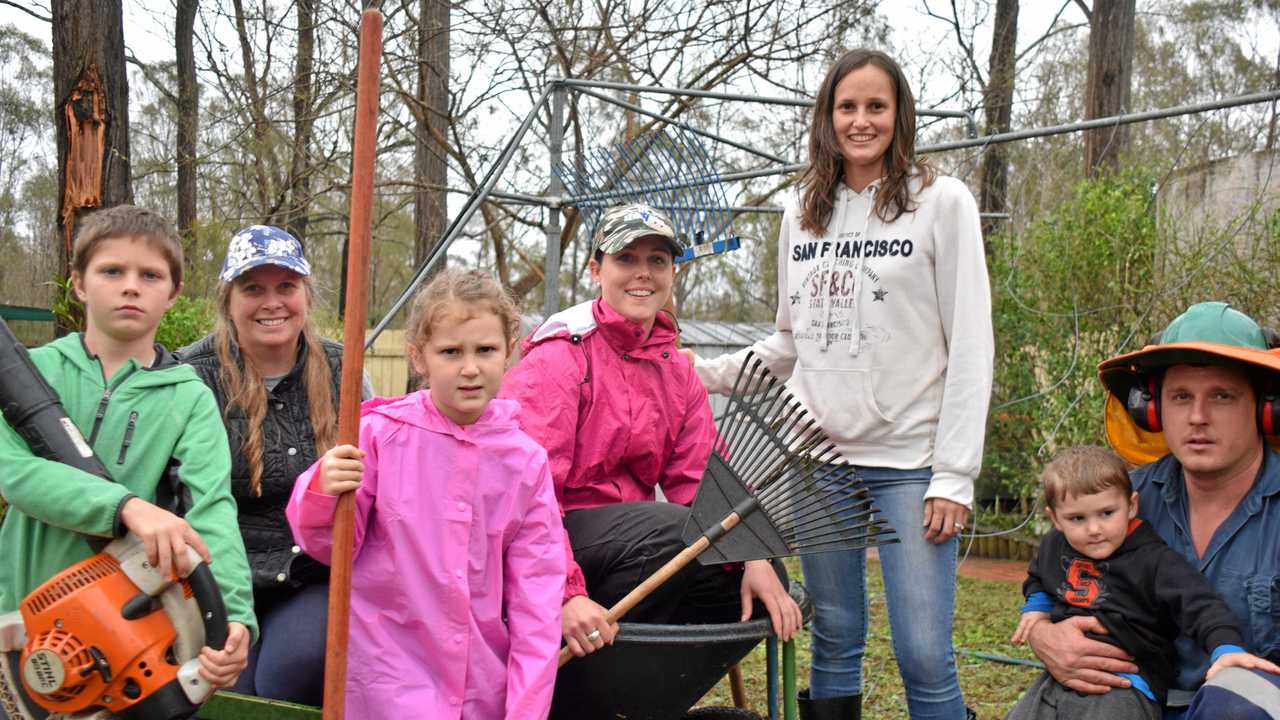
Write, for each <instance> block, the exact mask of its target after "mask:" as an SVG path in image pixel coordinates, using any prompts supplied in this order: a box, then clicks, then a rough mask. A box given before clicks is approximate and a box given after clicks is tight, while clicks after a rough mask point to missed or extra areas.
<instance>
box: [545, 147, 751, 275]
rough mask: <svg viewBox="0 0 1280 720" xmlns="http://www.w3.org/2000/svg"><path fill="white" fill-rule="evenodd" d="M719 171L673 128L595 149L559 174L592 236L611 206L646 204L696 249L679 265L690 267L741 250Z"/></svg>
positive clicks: (559, 169) (703, 152)
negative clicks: (692, 262) (696, 261)
mask: <svg viewBox="0 0 1280 720" xmlns="http://www.w3.org/2000/svg"><path fill="white" fill-rule="evenodd" d="M715 167H716V166H715V161H714V160H713V159H712V157H711V156H710V155H709V154H708V153H707V151H706V148H705V147H704V146H703V145H702V143H701V142H699V140H698V137H697V136H696V135H694V134H693V133H690V132H688V131H686V130H683V129H682V128H679V127H673V126H668V127H665V128H660V129H657V130H652V131H649V132H646V133H643V134H641V135H640V136H638V137H635V138H632V139H630V140H627V141H625V142H622V143H619V144H617V145H610V146H606V147H597V148H593V149H591V150H589V151H587V152H585V153H583V154H582V157H581V158H580V159H579V160H575V161H572V162H566V163H564V164H562V165H560V166H559V167H556V168H555V169H554V170H555V173H556V175H557V176H558V177H559V178H560V181H561V182H562V183H563V184H564V187H565V190H566V191H567V192H568V193H569V194H570V195H571V196H573V197H574V198H575V200H574V201H573V203H574V205H575V206H576V207H577V208H578V210H579V211H580V212H581V213H582V215H583V220H584V221H585V222H584V223H583V226H584V227H585V228H586V229H587V231H588V232H595V227H596V225H597V224H598V223H599V222H600V216H601V214H603V212H604V211H605V210H606V209H607V208H609V207H610V206H612V205H617V204H620V203H628V202H642V203H646V204H648V205H652V206H653V207H655V208H658V209H659V210H662V211H663V212H665V213H666V214H667V216H668V217H670V218H671V224H672V225H673V226H674V227H675V230H676V233H677V234H679V235H680V236H682V237H684V238H685V239H686V241H687V243H688V244H689V245H690V246H691V247H690V248H689V249H688V250H686V251H685V253H684V255H681V256H680V257H678V258H676V259H675V260H676V262H686V261H688V260H693V259H695V258H699V257H703V256H705V255H710V254H713V253H719V252H724V251H726V250H735V249H737V248H738V247H739V246H740V245H741V240H740V239H739V238H738V237H737V236H736V235H734V234H733V215H732V214H731V213H730V212H729V203H728V201H727V199H726V197H725V193H724V186H723V185H722V184H721V181H720V175H719V173H717V172H716V170H715Z"/></svg>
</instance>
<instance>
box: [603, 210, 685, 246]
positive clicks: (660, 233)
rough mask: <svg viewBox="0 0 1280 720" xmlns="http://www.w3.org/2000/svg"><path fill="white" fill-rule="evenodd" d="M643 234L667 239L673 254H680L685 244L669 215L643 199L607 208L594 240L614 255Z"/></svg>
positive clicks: (642, 236)
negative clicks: (645, 203)
mask: <svg viewBox="0 0 1280 720" xmlns="http://www.w3.org/2000/svg"><path fill="white" fill-rule="evenodd" d="M644 237H656V238H661V239H662V240H664V241H666V243H667V246H668V247H670V248H671V255H672V256H673V257H679V256H680V255H682V254H683V253H684V251H685V245H684V243H683V242H681V239H680V238H679V236H677V235H676V231H675V228H674V227H673V226H672V225H671V220H669V219H668V218H667V216H666V215H664V214H663V213H661V212H659V211H658V210H655V209H654V208H652V207H649V206H648V205H644V204H642V203H632V204H630V205H616V206H614V207H611V208H609V209H608V210H605V211H604V215H603V216H601V218H600V224H599V225H596V234H595V236H594V237H593V238H592V243H593V244H594V245H595V246H596V249H597V250H599V251H600V252H603V253H604V254H606V255H612V254H614V253H616V252H618V251H620V250H622V249H623V248H625V247H626V246H628V245H630V244H631V243H633V242H635V241H637V240H639V239H640V238H644Z"/></svg>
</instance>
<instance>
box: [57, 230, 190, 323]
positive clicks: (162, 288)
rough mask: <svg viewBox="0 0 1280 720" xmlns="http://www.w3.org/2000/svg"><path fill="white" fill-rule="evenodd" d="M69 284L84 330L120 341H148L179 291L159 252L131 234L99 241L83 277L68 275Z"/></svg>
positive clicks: (163, 257)
mask: <svg viewBox="0 0 1280 720" xmlns="http://www.w3.org/2000/svg"><path fill="white" fill-rule="evenodd" d="M71 283H72V287H73V288H74V289H75V293H76V297H77V298H79V299H80V301H81V302H83V303H84V305H85V320H86V323H87V325H88V327H89V328H91V329H93V330H94V331H95V332H98V333H101V334H102V335H103V336H105V337H107V338H110V339H112V340H114V341H116V342H120V343H130V342H135V341H138V340H141V339H144V338H146V337H148V336H150V337H154V336H155V332H156V326H158V325H159V324H160V319H161V318H162V317H164V314H165V311H167V310H168V309H169V308H171V307H173V303H174V301H175V300H177V299H178V293H179V292H181V290H182V287H181V286H175V285H174V282H173V278H171V277H170V275H169V261H168V259H167V258H166V257H165V256H164V254H163V253H161V252H160V251H159V250H157V249H156V248H154V247H152V246H151V244H150V243H148V242H147V241H146V240H145V239H143V238H139V237H133V236H129V237H120V238H110V239H108V240H103V241H102V242H101V243H99V244H98V248H97V250H96V251H95V252H94V254H93V257H91V258H90V259H89V262H88V263H87V264H86V265H85V270H84V274H83V275H82V274H80V273H79V272H72V273H71Z"/></svg>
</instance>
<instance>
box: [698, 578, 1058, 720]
mask: <svg viewBox="0 0 1280 720" xmlns="http://www.w3.org/2000/svg"><path fill="white" fill-rule="evenodd" d="M799 565H800V563H799V562H798V561H796V560H795V559H794V558H789V559H788V561H787V568H788V570H789V571H790V572H791V574H792V576H793V577H799V576H800V568H799ZM959 583H960V588H959V592H958V593H957V597H956V626H955V647H956V651H957V655H956V662H957V663H958V664H959V668H960V689H961V690H962V691H963V692H964V696H965V701H966V702H967V703H968V704H969V706H970V707H971V708H973V709H974V710H975V711H976V712H977V713H978V717H979V718H980V719H981V720H991V719H993V718H994V719H996V720H998V719H999V718H1003V717H1004V714H1005V713H1006V712H1008V711H1009V709H1010V708H1011V707H1013V704H1014V703H1015V702H1017V700H1018V696H1019V695H1021V694H1022V691H1023V690H1024V689H1025V688H1026V687H1027V686H1029V685H1030V684H1031V681H1032V680H1033V679H1034V678H1035V677H1036V675H1037V674H1038V673H1039V672H1040V671H1039V670H1036V669H1035V668H1031V667H1026V666H1021V665H1008V664H1004V663H997V662H991V661H988V660H981V659H979V658H976V657H973V656H971V655H966V654H964V652H963V651H964V650H971V651H976V652H985V653H993V654H996V655H1007V656H1011V657H1017V658H1024V659H1034V657H1033V656H1032V654H1031V652H1030V651H1029V650H1027V649H1026V648H1025V647H1014V646H1013V645H1011V644H1009V637H1010V636H1011V635H1013V630H1014V628H1015V627H1017V624H1018V610H1019V609H1020V608H1021V607H1022V593H1021V591H1020V588H1019V586H1018V585H1016V584H1013V583H1004V582H985V581H981V580H971V579H968V578H964V577H962V578H960V579H959ZM867 591H868V592H869V593H870V597H871V603H870V605H871V628H870V631H869V637H868V638H867V654H866V657H865V658H864V659H863V666H862V673H863V706H862V707H863V714H864V717H868V718H876V720H907V701H906V696H905V695H904V694H903V689H902V679H901V678H900V677H899V676H898V665H897V663H896V661H895V660H894V656H893V645H892V641H891V639H890V636H889V614H888V612H887V610H886V609H885V605H884V590H883V583H882V581H881V578H880V564H879V563H878V562H876V561H874V560H871V561H868V563H867ZM764 656H765V650H764V644H763V643H761V644H760V645H759V646H758V647H756V649H755V650H753V651H752V653H751V655H749V656H748V657H747V659H746V660H744V661H743V663H742V675H743V680H744V682H745V684H746V686H747V696H748V699H749V700H750V703H751V709H752V710H755V711H756V712H758V713H761V714H764V711H765V708H766V700H765V670H764ZM796 674H797V680H796V682H797V685H798V686H799V687H802V688H803V687H806V686H808V684H809V683H808V677H809V634H808V632H807V631H806V632H803V633H801V635H800V637H799V639H798V640H797V642H796ZM700 704H702V705H732V704H733V701H732V700H731V699H730V696H729V685H728V682H727V681H724V682H721V683H720V684H719V685H717V686H716V687H715V688H714V689H713V690H712V691H711V692H710V693H708V694H707V696H706V697H705V698H703V700H702V702H701V703H700Z"/></svg>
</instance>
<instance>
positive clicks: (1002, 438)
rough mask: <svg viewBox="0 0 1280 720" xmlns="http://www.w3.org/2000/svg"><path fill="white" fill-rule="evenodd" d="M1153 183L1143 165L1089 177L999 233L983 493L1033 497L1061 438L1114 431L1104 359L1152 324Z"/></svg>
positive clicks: (1079, 439)
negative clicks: (1108, 417) (1051, 207)
mask: <svg viewBox="0 0 1280 720" xmlns="http://www.w3.org/2000/svg"><path fill="white" fill-rule="evenodd" d="M1151 188H1152V183H1151V181H1150V179H1149V177H1148V176H1146V175H1145V174H1143V173H1142V172H1139V171H1134V172H1128V173H1124V174H1120V175H1117V176H1113V177H1104V178H1101V179H1098V180H1093V181H1088V182H1083V183H1081V184H1079V185H1078V186H1077V187H1076V188H1075V189H1074V191H1073V192H1072V193H1071V195H1070V197H1069V198H1068V199H1067V200H1065V201H1064V202H1063V203H1062V204H1061V205H1060V206H1059V207H1058V208H1057V209H1056V210H1055V211H1054V212H1052V213H1050V214H1048V215H1046V216H1044V217H1043V218H1042V219H1040V220H1038V221H1037V222H1034V223H1033V224H1031V225H1030V226H1029V227H1028V228H1027V230H1026V231H1025V232H1023V233H1021V234H1019V235H1016V236H1007V235H1006V236H997V237H994V238H992V242H991V245H992V248H993V256H992V258H991V274H992V299H993V314H994V323H995V333H996V341H997V348H996V377H995V389H994V394H993V397H992V412H991V415H990V418H989V421H988V429H987V447H986V455H985V457H984V460H983V465H984V472H983V478H982V481H981V489H980V493H981V495H983V496H985V497H990V496H993V495H1001V496H1004V497H1011V496H1012V497H1027V496H1033V495H1034V493H1035V486H1036V478H1037V476H1038V474H1039V467H1040V466H1041V465H1042V464H1043V462H1044V460H1045V459H1047V458H1048V457H1049V456H1051V455H1052V454H1053V452H1055V451H1056V450H1057V449H1058V448H1061V447H1067V446H1070V445H1075V444H1080V443H1100V442H1102V441H1103V438H1102V432H1101V431H1102V425H1101V420H1100V418H1101V408H1102V402H1103V395H1102V387H1101V385H1100V384H1099V383H1098V382H1097V380H1096V369H1097V366H1098V363H1099V362H1100V361H1102V360H1103V359H1105V358H1107V357H1110V356H1112V355H1114V354H1115V353H1116V352H1117V351H1118V350H1119V349H1120V348H1123V347H1132V346H1133V345H1134V344H1135V339H1136V340H1142V339H1145V337H1146V334H1147V333H1148V332H1149V330H1148V327H1149V326H1150V323H1148V322H1147V317H1148V316H1149V314H1150V312H1151V310H1152V307H1151V304H1150V303H1149V301H1148V300H1149V298H1150V297H1151V295H1152V290H1153V277H1152V276H1153V273H1152V263H1153V257H1154V253H1155V249H1156V245H1157V239H1156V224H1155V215H1154V212H1153V209H1152V202H1153V197H1152V191H1151ZM1166 319H1167V318H1165V317H1163V316H1160V317H1158V318H1155V319H1153V322H1157V323H1158V322H1161V321H1164V320H1166ZM1136 344H1141V342H1137V343H1136Z"/></svg>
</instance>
